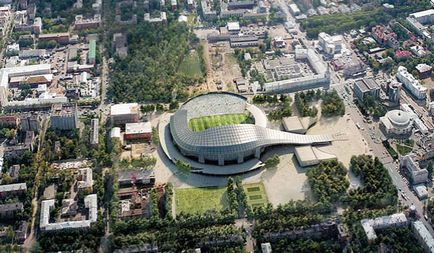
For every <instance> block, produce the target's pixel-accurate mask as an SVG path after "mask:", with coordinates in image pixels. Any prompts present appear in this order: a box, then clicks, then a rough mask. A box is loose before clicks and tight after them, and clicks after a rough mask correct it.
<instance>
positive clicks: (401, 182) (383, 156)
mask: <svg viewBox="0 0 434 253" xmlns="http://www.w3.org/2000/svg"><path fill="white" fill-rule="evenodd" d="M277 2H278V3H279V6H280V7H281V9H282V10H283V12H284V13H285V14H286V16H287V20H288V21H290V22H292V23H294V24H295V26H294V29H296V31H297V35H296V37H295V38H296V39H299V40H300V41H301V42H302V43H303V44H304V45H305V46H307V45H311V43H310V42H309V41H308V40H307V38H306V34H305V33H303V32H302V31H301V30H300V25H299V24H298V23H297V22H296V20H295V18H294V17H293V16H292V14H291V13H290V11H289V7H288V5H287V4H286V2H285V0H277ZM348 48H351V47H348ZM331 87H333V88H334V89H336V90H337V91H338V93H339V95H340V96H341V97H342V98H343V99H344V102H345V105H346V113H347V114H349V116H350V117H351V119H352V120H353V121H354V123H356V124H357V123H358V124H359V126H360V127H359V131H360V132H361V134H362V136H363V137H364V140H363V141H364V142H365V144H366V146H367V147H368V148H369V151H370V152H371V153H372V154H373V155H374V156H376V157H379V158H380V161H381V162H382V163H383V164H384V166H385V167H386V169H387V170H388V172H389V175H390V176H391V178H392V181H393V184H394V185H395V186H396V188H397V189H399V193H398V198H399V201H400V202H401V204H402V205H403V206H410V205H412V204H413V205H415V207H416V210H417V213H418V214H419V216H420V220H421V221H422V222H423V223H424V224H425V226H426V227H427V228H428V230H429V231H430V233H431V235H432V236H434V230H433V228H432V226H431V224H430V223H429V222H428V221H427V220H426V219H425V218H424V203H423V202H422V201H420V200H419V199H418V198H417V197H416V196H415V195H414V193H413V191H412V190H411V189H410V187H411V186H409V185H408V184H407V183H408V181H407V179H404V178H403V177H402V176H401V174H400V173H399V166H398V163H397V162H395V161H393V159H392V157H391V156H390V155H389V153H388V152H387V150H386V148H385V147H384V146H383V144H382V143H381V140H379V138H378V135H377V136H376V134H378V132H377V131H379V129H378V128H375V127H374V128H373V127H372V126H371V125H370V124H368V123H367V122H366V120H364V118H363V115H362V114H361V112H360V111H359V109H358V108H357V106H356V105H355V104H354V103H353V98H352V95H350V94H347V91H346V90H345V86H344V83H343V80H342V78H341V77H340V76H339V74H338V73H336V72H334V71H333V70H332V69H331ZM401 94H402V95H401V97H402V98H403V101H404V102H407V103H410V104H413V103H414V101H413V100H412V99H411V98H409V97H408V96H407V95H406V94H405V92H402V93H401ZM344 96H347V99H345V97H344ZM415 108H417V107H415ZM422 115H425V114H422ZM424 121H425V122H426V119H424ZM372 136H373V137H374V139H373V138H372ZM403 195H404V196H406V198H403V197H402V196H403Z"/></svg>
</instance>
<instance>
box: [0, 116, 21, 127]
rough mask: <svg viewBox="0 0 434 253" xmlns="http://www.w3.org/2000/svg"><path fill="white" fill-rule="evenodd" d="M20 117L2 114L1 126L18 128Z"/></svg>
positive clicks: (0, 118)
mask: <svg viewBox="0 0 434 253" xmlns="http://www.w3.org/2000/svg"><path fill="white" fill-rule="evenodd" d="M19 122H20V121H19V118H18V117H17V116H14V115H1V116H0V128H3V127H7V128H18V125H19Z"/></svg>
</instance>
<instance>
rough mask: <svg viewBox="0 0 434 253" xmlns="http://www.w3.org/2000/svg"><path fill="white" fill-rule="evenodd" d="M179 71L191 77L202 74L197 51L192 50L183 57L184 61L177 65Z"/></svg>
mask: <svg viewBox="0 0 434 253" xmlns="http://www.w3.org/2000/svg"><path fill="white" fill-rule="evenodd" d="M179 71H180V72H182V73H184V74H185V75H187V76H192V77H201V76H202V75H203V73H202V71H201V69H200V59H199V56H198V55H197V51H192V52H190V54H189V55H188V56H187V57H185V59H184V61H183V62H182V63H181V65H180V66H179Z"/></svg>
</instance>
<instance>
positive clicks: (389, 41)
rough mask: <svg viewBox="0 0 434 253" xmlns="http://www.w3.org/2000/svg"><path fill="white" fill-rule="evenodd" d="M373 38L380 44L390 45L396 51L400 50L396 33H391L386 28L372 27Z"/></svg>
mask: <svg viewBox="0 0 434 253" xmlns="http://www.w3.org/2000/svg"><path fill="white" fill-rule="evenodd" d="M372 37H374V39H375V40H376V41H377V42H378V43H379V44H382V45H388V46H389V47H391V48H394V49H396V48H399V41H398V40H397V35H396V33H394V32H391V31H389V30H388V29H386V28H385V27H384V26H380V25H377V26H374V27H372Z"/></svg>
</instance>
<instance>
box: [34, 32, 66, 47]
mask: <svg viewBox="0 0 434 253" xmlns="http://www.w3.org/2000/svg"><path fill="white" fill-rule="evenodd" d="M38 39H39V41H50V40H54V41H56V42H57V43H59V44H61V45H65V44H68V43H69V39H70V35H69V33H67V32H66V33H47V34H39V37H38Z"/></svg>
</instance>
